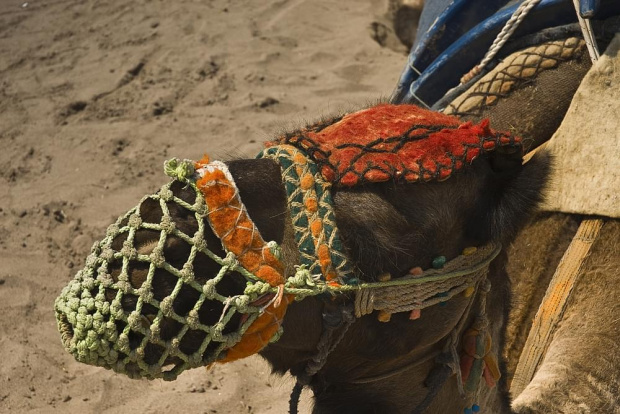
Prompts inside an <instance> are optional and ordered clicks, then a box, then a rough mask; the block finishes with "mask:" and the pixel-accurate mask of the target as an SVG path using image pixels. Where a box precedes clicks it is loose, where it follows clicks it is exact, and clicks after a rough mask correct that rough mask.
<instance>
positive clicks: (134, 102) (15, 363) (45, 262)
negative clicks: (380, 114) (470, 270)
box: [0, 0, 406, 413]
mask: <svg viewBox="0 0 620 414" xmlns="http://www.w3.org/2000/svg"><path fill="white" fill-rule="evenodd" d="M386 3H387V2H385V1H380V0H362V1H360V0H340V1H330V0H316V1H304V0H291V1H286V0H278V1H276V0H269V1H241V0H237V1H232V0H223V1H189V0H188V1H156V0H150V1H149V0H136V1H130V0H97V1H95V0H47V1H39V0H34V1H29V2H28V3H25V2H24V1H15V0H2V1H1V2H0V315H1V318H0V355H2V363H0V412H11V413H21V412H35V413H47V412H63V413H78V412H79V413H88V412H97V413H122V412H133V413H135V412H150V413H160V412H161V413H163V412H181V411H187V412H190V411H191V412H197V413H201V412H204V413H281V412H285V411H286V408H287V401H288V393H289V392H290V388H291V386H292V383H291V380H290V378H284V379H280V378H276V377H273V376H270V374H269V368H268V366H267V364H266V363H264V362H263V361H262V360H261V359H260V358H258V357H254V358H249V359H247V360H243V361H241V362H238V363H232V364H228V365H223V366H218V367H216V368H215V369H214V370H213V371H211V372H209V373H207V372H205V370H204V369H196V370H193V371H189V372H186V373H184V374H183V375H181V377H180V378H179V379H178V380H177V381H175V382H171V383H166V382H163V381H153V382H147V381H134V380H130V379H128V378H125V377H123V376H120V375H116V374H113V373H111V372H109V371H106V370H103V369H101V368H96V367H90V366H86V365H82V364H79V363H77V362H75V361H74V360H73V357H72V356H70V355H69V354H68V353H66V352H65V351H64V349H63V347H62V345H61V343H60V336H59V334H58V332H57V330H56V323H55V318H54V312H53V301H54V299H55V298H56V296H57V295H58V293H59V292H60V290H61V288H62V287H63V286H64V285H65V284H66V283H67V282H68V281H69V280H70V279H71V278H72V277H73V275H74V273H75V272H76V271H77V269H79V268H80V267H81V266H82V265H83V261H84V258H85V257H86V255H87V253H88V251H89V249H90V246H91V245H92V243H93V242H94V241H95V240H98V239H100V238H101V237H102V235H103V233H104V230H105V228H106V227H107V225H108V224H109V223H111V222H112V221H113V220H114V219H115V218H116V217H117V216H118V215H120V214H121V213H123V212H125V211H126V210H128V209H129V208H131V207H132V206H134V205H135V204H136V203H137V201H138V200H139V199H140V197H141V196H142V195H144V194H146V193H150V192H153V191H154V190H156V189H157V188H158V187H159V186H160V185H161V184H162V183H164V182H165V181H166V178H165V176H164V175H163V173H162V164H163V162H164V160H165V159H167V158H170V157H173V156H176V157H181V158H194V159H195V158H199V157H200V156H201V155H202V154H203V153H205V152H206V153H208V154H210V155H211V156H212V157H220V158H224V159H230V158H231V157H252V156H253V155H254V154H255V153H257V152H258V151H259V149H260V148H261V142H262V141H264V140H267V139H269V138H271V137H273V136H274V135H275V134H276V133H278V132H280V131H282V130H283V129H285V128H291V127H295V126H299V125H300V124H302V123H304V122H305V121H309V120H313V119H315V118H318V117H320V116H324V115H328V114H332V113H335V112H338V111H341V110H347V109H352V108H358V107H361V106H364V105H366V104H368V103H369V102H373V101H375V100H377V99H380V98H382V97H386V96H387V95H389V94H390V92H391V90H392V89H393V87H394V85H395V83H396V80H397V78H398V75H399V73H400V70H401V68H402V66H403V65H404V64H405V62H406V58H405V55H404V51H405V48H404V47H402V45H399V44H398V42H395V41H394V38H393V37H390V36H391V34H390V33H387V37H386V33H385V26H384V22H385V18H384V16H383V14H384V13H385V11H386V10H387V4H386ZM378 30H379V31H380V32H381V33H379V34H380V36H378V34H377V33H378ZM376 39H379V40H381V43H382V44H383V45H387V46H388V47H382V46H381V45H380V44H378V42H377V41H376ZM308 407H309V403H308V398H307V396H305V400H304V405H303V410H304V411H305V412H307V411H308Z"/></svg>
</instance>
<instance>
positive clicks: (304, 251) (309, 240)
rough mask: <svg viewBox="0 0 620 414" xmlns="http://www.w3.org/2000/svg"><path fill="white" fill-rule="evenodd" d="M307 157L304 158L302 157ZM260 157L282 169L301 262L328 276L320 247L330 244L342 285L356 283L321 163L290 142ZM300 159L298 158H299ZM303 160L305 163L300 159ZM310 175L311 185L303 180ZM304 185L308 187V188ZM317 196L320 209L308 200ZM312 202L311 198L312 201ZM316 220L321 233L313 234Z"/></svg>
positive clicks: (314, 273)
mask: <svg viewBox="0 0 620 414" xmlns="http://www.w3.org/2000/svg"><path fill="white" fill-rule="evenodd" d="M301 157H303V158H301ZM256 158H270V159H273V160H274V161H276V162H277V163H278V164H279V165H280V168H281V170H282V181H283V183H284V188H285V190H286V195H287V198H288V208H289V210H290V214H291V219H292V222H293V229H294V232H295V241H296V242H297V246H298V248H299V252H300V257H301V264H302V265H304V266H305V268H306V269H308V270H309V271H310V274H311V275H313V276H316V275H321V278H322V279H323V280H325V278H326V276H327V275H325V274H324V272H323V270H322V268H321V263H320V260H319V254H318V252H317V247H316V246H320V245H321V244H326V245H327V246H328V248H329V255H330V258H331V266H332V267H333V270H334V271H335V273H336V274H337V281H338V283H339V284H356V283H357V279H356V278H355V277H354V274H353V271H352V269H351V266H350V264H349V261H348V259H347V257H346V256H345V254H344V251H343V250H344V249H343V246H342V242H341V240H340V236H339V232H338V228H337V226H336V220H335V214H334V208H333V201H332V196H331V191H330V189H331V183H328V182H326V181H325V180H324V179H323V176H322V175H321V173H320V172H319V169H318V167H317V165H316V164H315V163H314V162H313V161H312V160H311V159H310V158H308V156H307V155H306V154H305V153H303V152H302V151H300V150H298V149H297V148H295V147H293V146H290V145H278V146H274V147H270V148H267V149H265V150H263V151H261V152H260V153H259V154H258V155H257V157H256ZM296 159H297V160H296ZM299 160H303V162H298V161H299ZM308 174H309V175H310V176H311V177H312V178H313V180H312V185H311V186H310V187H309V188H308V186H307V185H303V184H306V183H302V179H303V178H304V177H307V176H308ZM304 187H306V188H305V189H304ZM312 198H316V200H317V207H318V208H317V210H316V211H315V212H313V211H311V210H310V209H309V208H308V201H309V200H308V199H312ZM310 201H311V200H310ZM316 220H319V221H320V223H321V226H320V227H321V229H320V232H316V233H315V234H313V231H312V229H311V225H312V223H313V222H315V221H316Z"/></svg>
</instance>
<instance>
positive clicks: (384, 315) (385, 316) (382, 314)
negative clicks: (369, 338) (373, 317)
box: [377, 311, 392, 322]
mask: <svg viewBox="0 0 620 414" xmlns="http://www.w3.org/2000/svg"><path fill="white" fill-rule="evenodd" d="M391 318H392V314H391V313H389V312H386V311H379V314H378V315H377V320H378V321H379V322H389V321H390V319H391Z"/></svg>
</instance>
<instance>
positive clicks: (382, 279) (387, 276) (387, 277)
mask: <svg viewBox="0 0 620 414" xmlns="http://www.w3.org/2000/svg"><path fill="white" fill-rule="evenodd" d="M390 279H392V275H391V274H389V273H387V272H386V273H381V274H380V275H379V276H378V277H377V280H378V281H379V282H387V281H388V280H390Z"/></svg>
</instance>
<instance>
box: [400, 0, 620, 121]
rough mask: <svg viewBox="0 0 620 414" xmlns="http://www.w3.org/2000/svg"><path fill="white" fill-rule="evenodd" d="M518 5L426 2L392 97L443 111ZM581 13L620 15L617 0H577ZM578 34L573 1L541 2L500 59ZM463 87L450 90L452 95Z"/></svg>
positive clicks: (496, 0) (488, 0)
mask: <svg viewBox="0 0 620 414" xmlns="http://www.w3.org/2000/svg"><path fill="white" fill-rule="evenodd" d="M521 3H522V0H484V1H480V0H426V3H425V5H424V9H423V11H422V14H421V16H420V22H419V26H418V32H417V37H416V41H415V43H414V45H413V47H412V49H411V53H410V54H409V58H408V61H407V66H406V67H405V69H404V71H403V72H402V74H401V76H400V79H399V81H398V85H397V86H396V89H395V91H394V92H393V94H392V97H391V101H392V102H394V103H415V104H419V105H425V106H429V107H433V109H441V108H442V107H443V106H444V104H445V103H446V99H445V98H444V96H445V95H446V93H447V92H448V91H450V90H451V89H452V88H455V87H457V86H458V85H459V82H460V78H461V76H463V75H464V74H466V73H467V72H469V71H470V70H471V69H472V68H473V67H474V66H475V65H477V64H478V63H479V62H480V61H481V60H482V58H483V57H484V55H485V53H486V52H487V50H488V48H489V47H490V46H491V44H492V43H493V40H494V39H495V37H496V36H497V34H498V33H499V32H500V31H501V30H502V28H503V27H504V25H505V23H506V22H507V21H508V19H509V18H510V17H511V16H512V14H513V13H514V12H515V10H516V9H517V8H518V7H519V5H520V4H521ZM580 14H581V16H582V17H584V18H588V19H592V21H600V20H605V19H607V18H610V17H612V16H618V15H620V0H580ZM578 33H581V31H580V29H579V26H578V25H577V14H576V12H575V8H574V5H573V2H572V0H542V1H541V2H540V3H538V4H537V5H536V6H534V8H533V9H532V10H531V11H530V12H529V14H528V15H527V16H526V17H525V19H524V20H523V21H522V22H521V24H520V25H519V26H518V28H517V29H516V31H515V32H514V34H513V35H512V36H511V38H510V40H509V42H508V43H506V45H505V46H504V48H503V49H502V51H501V52H500V55H498V57H501V56H505V55H506V53H510V52H512V51H514V50H516V49H517V48H518V46H520V48H522V47H527V46H529V45H531V44H536V43H540V42H542V41H545V40H552V39H553V38H554V36H555V37H556V38H557V37H558V36H562V35H564V36H566V35H567V34H571V35H574V34H578ZM472 81H475V79H474V80H472ZM467 86H468V85H463V86H462V87H460V88H458V89H457V90H454V91H451V93H450V97H453V96H456V95H458V93H460V92H462V91H463V90H464V89H465V87H467ZM442 98H444V99H442Z"/></svg>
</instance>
